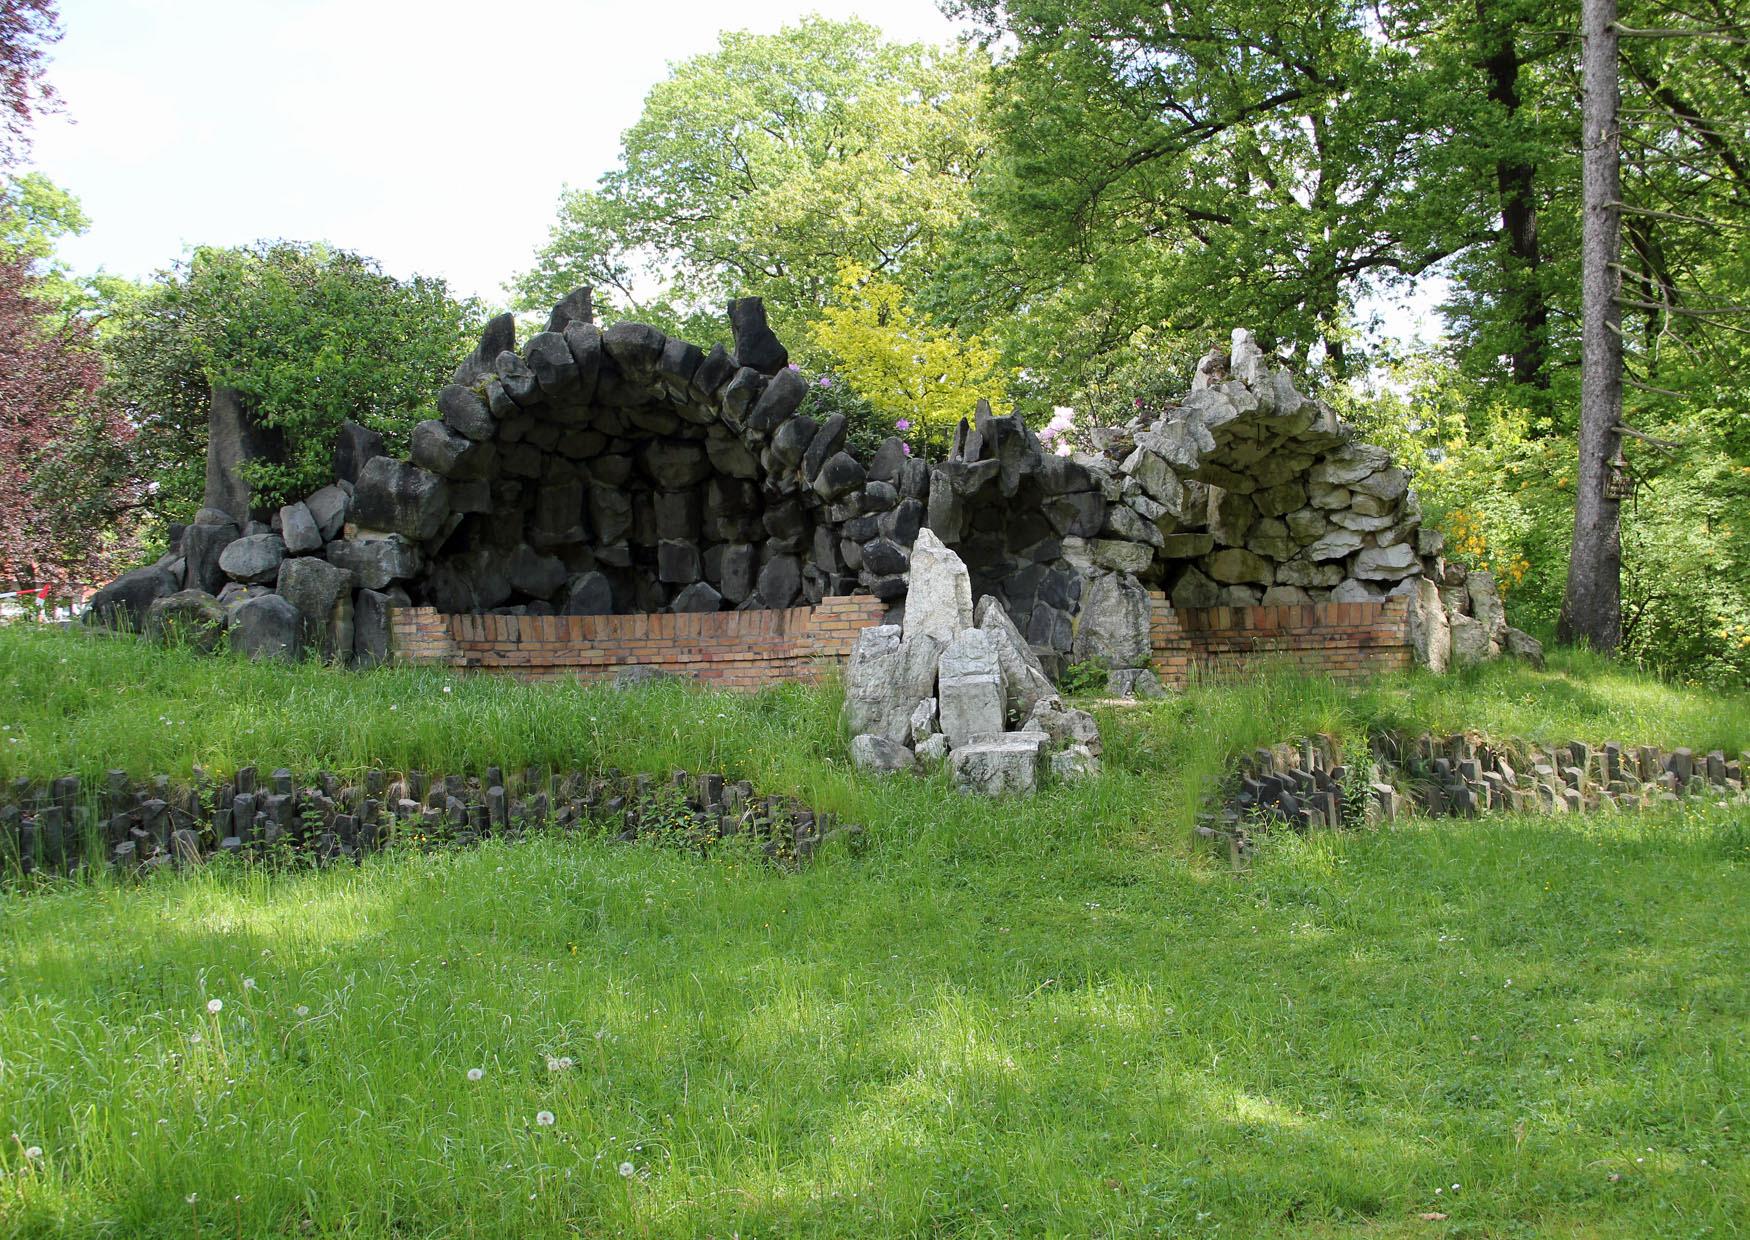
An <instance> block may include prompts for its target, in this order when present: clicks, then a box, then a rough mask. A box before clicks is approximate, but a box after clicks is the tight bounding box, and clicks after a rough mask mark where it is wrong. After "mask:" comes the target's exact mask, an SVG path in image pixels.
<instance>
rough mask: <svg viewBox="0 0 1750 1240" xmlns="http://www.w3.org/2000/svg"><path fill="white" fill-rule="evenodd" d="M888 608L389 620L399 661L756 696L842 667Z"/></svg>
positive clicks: (401, 613) (846, 603)
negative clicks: (649, 675) (638, 670)
mask: <svg viewBox="0 0 1750 1240" xmlns="http://www.w3.org/2000/svg"><path fill="white" fill-rule="evenodd" d="M886 610H887V607H886V604H884V603H882V602H881V600H879V599H877V598H873V597H871V596H869V595H866V594H848V595H841V596H837V597H833V598H828V599H823V600H822V601H821V602H820V604H819V605H818V606H815V607H792V608H790V609H789V610H787V611H719V612H709V613H704V614H698V615H676V614H674V613H670V612H661V613H655V614H651V615H636V616H468V615H443V614H441V613H439V612H438V611H437V610H435V609H434V608H430V607H398V608H395V609H394V610H393V611H392V612H391V613H390V646H391V650H392V653H393V657H394V659H395V661H396V662H399V663H422V664H439V665H444V666H449V667H467V668H482V669H485V670H488V671H500V672H508V673H510V674H512V675H515V676H517V677H519V678H521V679H524V680H551V679H559V678H564V677H569V676H577V677H579V678H581V679H583V680H602V679H605V678H608V677H611V676H613V674H614V673H615V672H616V671H618V670H619V669H620V668H622V667H628V666H633V665H639V666H645V667H654V668H659V669H661V670H662V671H665V672H673V673H676V674H678V675H683V676H692V677H694V678H696V679H698V680H703V681H708V682H709V683H711V684H714V685H720V686H723V687H725V688H734V689H754V688H758V687H759V686H761V685H769V684H776V683H778V682H780V681H788V680H814V679H816V678H818V677H819V676H820V674H821V673H822V672H823V671H825V670H829V669H836V668H838V667H842V666H843V665H844V663H845V661H846V660H847V659H849V658H850V655H851V648H852V647H853V646H854V645H855V644H856V641H857V634H858V633H859V632H861V631H862V630H863V629H864V628H866V627H868V626H869V625H872V624H880V623H881V618H882V616H883V615H884V614H885V612H886Z"/></svg>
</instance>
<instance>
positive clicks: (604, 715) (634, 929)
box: [0, 629, 1750, 1237]
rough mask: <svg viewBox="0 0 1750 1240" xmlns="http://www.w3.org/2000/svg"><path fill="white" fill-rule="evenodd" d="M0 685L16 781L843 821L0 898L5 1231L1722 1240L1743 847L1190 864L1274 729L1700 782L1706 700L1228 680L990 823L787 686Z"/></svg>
mask: <svg viewBox="0 0 1750 1240" xmlns="http://www.w3.org/2000/svg"><path fill="white" fill-rule="evenodd" d="M63 659H64V660H66V661H65V662H62V661H61V660H63ZM446 685H448V686H449V687H450V689H451V692H449V693H447V694H446V693H444V692H443V688H444V687H445V686H446ZM0 686H3V687H4V688H5V690H6V693H7V699H8V707H7V708H6V711H5V713H4V716H3V720H4V723H5V726H6V728H7V731H5V732H4V733H0V735H4V736H6V737H8V738H11V739H10V740H9V741H8V742H7V743H5V744H3V745H0V748H3V749H4V750H5V752H4V754H0V764H3V771H4V774H5V775H7V776H15V775H20V774H29V775H32V776H45V775H53V774H59V773H62V772H65V771H80V772H84V773H87V774H92V775H95V774H97V773H100V772H101V771H102V770H104V769H106V768H109V767H122V768H125V769H128V770H131V771H133V772H134V773H136V774H146V773H149V772H154V771H165V772H171V773H178V774H180V773H183V772H186V771H187V769H188V768H189V766H190V765H191V764H196V763H198V764H201V765H205V766H207V767H208V768H209V769H211V770H214V771H220V772H222V771H228V770H230V769H231V768H233V767H234V766H236V765H238V764H240V763H245V762H257V763H262V764H268V765H282V764H283V765H289V766H292V767H294V768H297V769H300V770H310V769H314V768H316V767H324V768H328V769H338V770H353V769H358V768H362V767H365V766H370V765H382V766H385V767H392V768H401V767H405V766H422V767H425V768H426V769H428V770H434V771H439V770H456V769H459V768H467V769H478V768H479V767H481V766H484V765H485V764H486V763H488V762H500V763H502V764H503V765H505V766H507V767H515V766H520V765H523V764H525V763H530V762H535V763H548V762H552V763H558V764H560V765H565V766H589V765H592V764H598V763H599V764H612V765H617V766H619V767H621V768H623V769H648V770H655V771H663V770H667V769H669V768H671V767H676V766H679V767H688V768H691V769H706V768H713V769H721V770H724V771H725V772H727V773H730V774H733V775H736V776H738V777H743V776H744V777H748V778H752V779H754V780H756V781H757V782H758V783H759V784H760V786H761V787H762V789H763V790H767V791H772V792H785V793H796V794H799V795H802V796H805V797H807V798H808V799H810V800H812V801H813V802H814V803H816V804H817V805H819V806H821V807H822V808H827V809H833V810H837V811H838V812H840V813H843V814H845V815H846V816H847V817H850V818H852V819H854V820H857V821H861V822H863V823H864V824H866V825H867V826H868V828H869V835H868V846H867V847H866V848H865V849H864V850H863V851H862V852H861V853H859V854H857V855H852V854H851V853H849V852H847V851H845V850H842V849H839V848H836V847H835V848H831V849H828V850H827V851H826V852H825V853H824V854H823V855H822V857H821V858H820V859H819V860H818V861H817V862H816V863H815V864H813V865H812V866H810V867H809V868H808V869H806V870H805V871H803V872H802V873H800V874H797V875H792V876H784V875H779V874H775V873H773V872H772V871H770V870H769V869H767V868H766V867H764V866H762V865H760V864H757V863H755V862H753V861H751V860H748V859H746V858H741V857H737V856H729V857H726V858H719V859H714V860H710V861H699V860H696V859H691V858H688V857H685V856H682V855H678V854H675V853H672V852H666V851H659V850H655V849H649V848H644V847H626V846H615V845H609V844H606V843H602V842H599V841H596V840H592V839H586V838H577V837H546V838H538V839H533V840H528V841H524V842H520V843H515V844H507V843H499V842H493V843H489V844H487V845H485V846H484V847H481V848H479V849H476V850H472V851H466V852H455V853H447V854H440V855H433V856H420V855H410V854H394V855H388V856H376V857H372V858H369V859H367V861H366V862H365V863H364V864H363V865H362V866H358V867H353V866H342V867H337V868H335V869H333V870H329V871H325V872H321V873H309V872H299V873H284V874H279V875H271V874H265V873H262V872H260V871H243V870H220V869H214V870H208V871H203V872H199V873H195V874H191V875H182V876H178V875H165V876H162V877H160V878H159V879H155V880H154V881H152V882H149V883H144V884H120V883H116V882H113V881H101V882H88V883H82V884H66V883H62V884H49V885H47V886H46V887H43V888H40V889H38V890H36V891H33V892H30V893H28V894H21V893H19V892H17V891H15V890H7V891H0V1138H6V1137H7V1134H11V1133H16V1134H17V1138H16V1139H15V1140H13V1139H10V1138H7V1143H6V1144H5V1145H4V1146H0V1169H3V1170H4V1171H5V1172H6V1174H5V1176H4V1177H3V1178H0V1235H6V1236H12V1235H18V1236H51V1235H52V1236H67V1235H70V1236H118V1237H119V1236H184V1235H197V1234H198V1235H213V1236H246V1237H253V1236H261V1235H272V1236H278V1235H300V1234H314V1235H349V1236H372V1237H377V1236H381V1237H414V1236H419V1237H425V1236H436V1237H450V1236H457V1237H464V1236H517V1237H525V1236H546V1235H564V1234H578V1233H580V1234H585V1235H594V1236H618V1235H660V1236H694V1235H717V1236H728V1235H733V1234H740V1235H743V1236H749V1235H759V1236H771V1235H810V1236H812V1235H856V1236H874V1235H910V1234H939V1235H951V1236H975V1235H1041V1234H1044V1235H1076V1236H1081V1235H1090V1234H1093V1235H1130V1234H1139V1233H1141V1234H1148V1233H1154V1232H1159V1233H1161V1234H1165V1235H1219V1236H1260V1237H1261V1236H1281V1235H1291V1234H1302V1235H1315V1236H1334V1235H1365V1236H1379V1235H1386V1236H1395V1235H1409V1236H1427V1235H1439V1236H1476V1237H1481V1236H1534V1235H1535V1236H1543V1235H1557V1236H1613V1237H1617V1236H1620V1237H1643V1236H1665V1235H1670V1236H1701V1235H1722V1236H1723V1235H1735V1234H1741V1233H1742V1232H1743V1230H1744V1220H1745V1219H1746V1218H1750V1162H1747V1159H1746V1155H1747V1154H1750V1148H1747V1142H1746V1138H1745V1132H1746V1126H1747V1125H1750V1115H1747V1114H1746V1111H1747V1110H1750V1105H1747V1104H1746V1098H1750V1044H1747V1043H1750V1021H1747V1017H1750V982H1747V981H1746V970H1745V968H1744V963H1743V962H1744V961H1745V959H1747V958H1750V898H1747V895H1746V893H1747V891H1750V887H1747V885H1746V879H1747V877H1750V824H1747V823H1746V822H1745V821H1744V818H1743V815H1742V814H1741V813H1734V812H1732V811H1720V810H1714V809H1709V808H1706V807H1699V806H1698V807H1689V808H1685V809H1682V810H1676V811H1671V812H1668V813H1664V814H1660V815H1656V816H1648V817H1645V818H1618V817H1601V818H1597V819H1593V820H1578V819H1566V818H1564V819H1548V820H1543V819H1525V820H1511V819H1507V820H1488V819H1485V820H1483V821H1481V822H1477V823H1455V822H1441V823H1432V824H1429V823H1402V824H1398V825H1396V826H1393V827H1391V828H1389V829H1384V830H1380V831H1374V832H1367V833H1361V834H1353V835H1335V836H1333V835H1320V836H1315V837H1311V838H1304V839H1303V838H1297V837H1294V836H1290V835H1279V836H1272V837H1269V838H1267V839H1266V840H1265V842H1264V845H1263V847H1262V850H1261V852H1260V854H1259V855H1258V857H1257V858H1256V859H1255V862H1254V865H1253V868H1252V869H1251V870H1250V871H1249V872H1248V873H1247V874H1245V875H1243V876H1233V875H1230V874H1227V873H1225V872H1224V871H1223V870H1222V869H1220V868H1219V867H1218V866H1216V865H1214V864H1211V863H1208V862H1207V861H1205V860H1204V858H1203V857H1202V856H1201V855H1200V854H1198V853H1195V852H1193V851H1190V850H1189V849H1188V839H1189V832H1188V831H1187V830H1186V828H1187V827H1188V826H1189V824H1190V822H1191V821H1192V818H1193V816H1194V814H1195V809H1196V805H1197V803H1198V801H1199V798H1200V797H1201V796H1202V795H1204V794H1205V793H1206V792H1208V791H1211V790H1213V788H1214V785H1215V781H1216V780H1217V779H1218V778H1219V775H1220V772H1221V770H1222V769H1223V768H1224V766H1225V764H1226V762H1227V761H1228V760H1229V759H1230V757H1231V756H1232V755H1233V754H1234V753H1236V752H1241V751H1244V750H1246V749H1249V748H1251V747H1252V746H1254V745H1257V744H1260V743H1265V742H1270V741H1276V740H1281V739H1285V738H1287V737H1289V736H1293V735H1299V734H1305V733H1309V732H1315V731H1329V732H1333V733H1336V734H1338V735H1342V736H1354V735H1357V734H1358V733H1359V732H1360V731H1362V730H1364V729H1366V728H1368V727H1374V726H1386V725H1391V726H1406V727H1422V726H1426V727H1428V728H1430V729H1431V730H1434V731H1439V732H1446V731H1452V730H1456V729H1457V728H1458V727H1460V726H1463V725H1469V726H1481V727H1484V728H1486V729H1488V730H1491V731H1495V732H1497V733H1511V734H1516V735H1527V736H1532V737H1537V738H1540V739H1566V738H1569V737H1575V736H1578V737H1584V738H1588V739H1606V738H1609V739H1620V740H1623V741H1625V742H1630V743H1634V742H1651V743H1660V744H1666V745H1669V744H1675V743H1688V744H1691V745H1694V746H1696V747H1698V748H1711V747H1716V746H1718V747H1727V748H1731V749H1737V748H1741V747H1743V746H1744V745H1745V744H1746V743H1750V709H1747V708H1746V699H1745V698H1743V697H1741V696H1740V697H1729V696H1720V695H1707V694H1703V693H1697V692H1694V691H1688V690H1684V689H1682V688H1680V687H1675V686H1669V685H1665V684H1662V683H1660V682H1658V681H1656V680H1652V679H1650V678H1646V677H1643V676H1639V675H1637V674H1634V673H1632V672H1627V671H1623V670H1620V669H1617V668H1615V667H1612V666H1610V665H1608V664H1600V663H1598V662H1596V661H1590V660H1588V661H1577V660H1571V659H1567V660H1558V661H1556V662H1555V663H1554V664H1553V665H1552V671H1551V672H1549V673H1547V674H1541V675H1540V674H1537V673H1533V672H1530V671H1527V670H1525V669H1520V668H1501V667H1497V668H1490V669H1482V670H1479V671H1476V672H1472V673H1469V674H1467V675H1464V676H1460V677H1455V678H1449V679H1447V680H1444V681H1436V680H1434V679H1432V678H1428V677H1403V678H1393V679H1389V680H1382V681H1379V682H1376V683H1373V684H1371V685H1369V686H1367V687H1365V688H1363V689H1361V690H1356V691H1345V690H1342V689H1339V688H1336V687H1334V686H1332V685H1330V684H1329V683H1328V682H1323V681H1319V680H1316V679H1315V680H1307V679H1300V678H1295V677H1291V676H1286V675H1261V676H1258V677H1255V678H1251V679H1248V680H1246V681H1244V682H1241V683H1238V684H1234V685H1229V686H1225V687H1202V688H1198V689H1196V690H1194V691H1193V692H1191V693H1188V694H1186V695H1183V696H1182V697H1178V698H1175V699H1172V700H1169V701H1165V702H1161V703H1155V704H1150V705H1147V706H1140V707H1128V708H1125V707H1114V708H1108V709H1103V710H1102V722H1103V725H1104V728H1105V732H1106V738H1107V762H1106V770H1105V773H1104V774H1103V775H1102V776H1101V777H1100V778H1099V779H1098V780H1095V781H1093V782H1092V783H1090V784H1087V785H1084V786H1080V787H1074V788H1065V787H1057V788H1052V789H1049V790H1047V791H1046V792H1045V793H1044V794H1042V795H1041V796H1039V797H1037V798H1035V799H1033V800H1032V801H1029V802H1027V803H1025V804H1024V805H1017V804H1014V803H1006V804H991V803H986V802H980V801H972V800H964V799H961V798H959V797H957V796H955V795H954V794H953V793H952V792H951V791H950V790H949V789H948V787H947V786H946V784H945V782H943V781H942V780H941V779H939V778H938V779H933V780H896V781H888V782H878V781H873V780H868V779H864V778H862V777H859V776H856V775H855V774H854V773H851V772H849V771H847V770H845V769H844V765H843V752H844V750H843V740H842V738H841V737H840V736H839V734H838V732H837V723H836V717H837V716H836V712H837V705H838V699H837V695H836V691H835V690H834V689H833V688H832V687H831V686H828V687H826V688H824V689H821V690H802V689H786V690H781V691H774V692H768V693H764V694H759V695H729V694H711V693H704V692H699V691H696V690H693V689H690V688H688V687H685V686H681V685H658V686H653V687H651V688H650V689H648V690H645V691H641V692H637V693H629V694H615V693H612V692H603V691H583V690H579V689H577V688H575V687H567V686H548V687H540V688H530V687H525V686H520V685H516V684H513V683H510V682H506V681H499V680H492V679H488V678H483V677H480V678H456V677H448V676H444V675H441V674H437V673H431V672H425V673H417V672H411V671H399V670H390V671H384V672H377V673H372V674H370V675H365V676H359V675H347V674H342V673H336V672H330V671H324V670H322V669H319V668H309V667H302V668H290V669H285V668H271V667H255V666H250V665H247V664H241V663H237V662H234V661H230V660H211V659H199V658H194V657H190V656H187V655H184V654H182V653H179V652H174V651H171V652H164V651H154V650H151V649H149V648H143V647H140V646H137V645H135V644H134V643H132V642H128V641H122V640H92V639H88V638H84V637H81V636H78V635H68V634H60V633H43V632H33V631H26V630H16V629H14V630H4V631H0ZM390 706H395V707H397V708H398V709H396V710H394V711H390V710H389V709H388V708H389V707H390ZM250 729H254V730H253V731H251V730H250ZM245 979H252V980H253V982H254V986H253V988H248V987H246V985H245ZM213 998H217V999H220V1000H222V1001H223V1004H224V1006H223V1009H222V1010H221V1011H220V1012H219V1013H217V1014H216V1015H210V1014H209V1013H208V1012H207V1010H206V1007H205V1005H206V1002H207V1001H208V1000H209V999H213ZM300 1007H304V1008H307V1009H308V1011H307V1013H305V1014H303V1015H300V1014H299V1011H298V1009H299V1008H300ZM560 1056H565V1057H569V1058H570V1059H571V1060H572V1061H573V1063H572V1066H571V1067H570V1068H568V1069H563V1070H560V1071H549V1069H548V1066H547V1061H548V1059H549V1057H554V1058H557V1057H560ZM473 1067H478V1068H482V1069H483V1070H484V1073H485V1075H484V1077H483V1079H482V1080H480V1081H478V1082H470V1081H468V1079H467V1075H466V1074H467V1071H468V1069H469V1068H473ZM541 1111H550V1112H552V1113H553V1115H554V1117H555V1123H554V1124H553V1125H552V1126H550V1127H546V1126H541V1125H537V1124H536V1122H535V1117H536V1115H537V1114H538V1113H539V1112H541ZM31 1146H40V1147H41V1149H42V1151H43V1153H42V1157H41V1158H40V1159H36V1160H27V1159H26V1158H25V1157H24V1151H25V1150H26V1149H27V1148H28V1147H31ZM622 1162H629V1163H631V1164H632V1170H633V1175H631V1176H630V1177H622V1176H621V1175H620V1174H619V1171H618V1167H619V1165H620V1164H621V1163H622ZM1453 1184H1458V1185H1459V1186H1460V1187H1459V1188H1458V1189H1457V1190H1456V1191H1454V1190H1453V1189H1452V1188H1451V1185H1453ZM1436 1189H1440V1190H1441V1191H1440V1192H1439V1193H1436V1191H1435V1190H1436ZM191 1196H192V1197H193V1201H192V1202H191V1201H190V1200H189V1198H190V1197H191ZM1424 1213H1443V1214H1446V1215H1448V1218H1447V1219H1445V1220H1443V1221H1423V1220H1422V1219H1421V1218H1420V1215H1422V1214H1424Z"/></svg>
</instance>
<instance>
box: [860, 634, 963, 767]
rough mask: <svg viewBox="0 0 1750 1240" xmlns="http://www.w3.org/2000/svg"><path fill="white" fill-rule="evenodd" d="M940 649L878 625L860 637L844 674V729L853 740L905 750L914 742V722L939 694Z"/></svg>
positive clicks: (933, 642)
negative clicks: (879, 740)
mask: <svg viewBox="0 0 1750 1240" xmlns="http://www.w3.org/2000/svg"><path fill="white" fill-rule="evenodd" d="M941 652H942V646H941V643H939V642H937V641H936V639H935V638H933V637H928V636H922V635H920V636H915V637H905V636H903V635H902V632H901V629H900V627H899V625H897V624H879V625H875V626H873V627H871V628H867V629H864V630H863V631H862V632H861V633H860V634H858V635H857V645H856V647H855V648H854V649H853V650H852V651H851V661H850V666H849V667H848V668H846V670H845V725H846V727H847V728H848V729H849V730H850V733H851V735H852V736H863V735H874V736H883V737H886V738H887V739H888V740H890V741H893V742H894V743H896V744H900V745H903V744H905V743H906V742H907V741H908V740H910V739H911V716H912V712H913V711H915V710H916V709H917V706H918V703H919V702H921V701H922V700H923V699H925V698H927V697H929V696H930V695H931V694H932V693H933V692H934V691H935V683H936V660H937V658H938V657H939V656H940V654H941Z"/></svg>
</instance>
